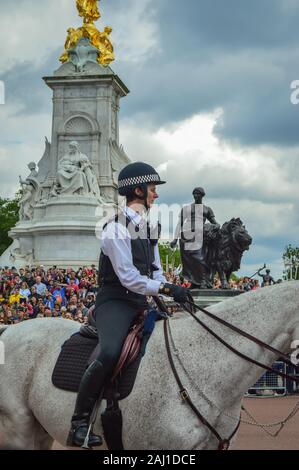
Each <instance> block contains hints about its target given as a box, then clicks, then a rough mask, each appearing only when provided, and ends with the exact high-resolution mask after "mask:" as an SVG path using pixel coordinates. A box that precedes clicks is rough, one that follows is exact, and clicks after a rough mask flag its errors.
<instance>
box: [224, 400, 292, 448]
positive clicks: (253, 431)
mask: <svg viewBox="0 0 299 470" xmlns="http://www.w3.org/2000/svg"><path fill="white" fill-rule="evenodd" d="M297 401H299V395H297V396H291V397H281V398H245V399H244V402H243V404H244V406H245V408H246V409H247V410H248V411H249V412H250V413H251V414H252V415H253V416H254V417H255V419H256V420H257V421H258V422H259V423H274V422H276V421H281V420H283V419H284V418H285V417H286V416H287V415H288V414H289V413H290V411H291V410H292V409H293V407H294V406H295V404H296V403H297ZM243 418H244V419H246V420H248V417H247V416H245V415H244V413H243ZM277 429H278V428H271V432H273V431H276V430H277ZM231 449H232V450H245V449H246V450H248V449H250V450H299V411H298V413H297V414H296V416H294V417H293V418H292V419H291V420H290V421H289V422H288V423H287V424H286V425H285V426H284V428H283V429H282V431H281V432H280V434H279V435H278V437H276V438H272V437H270V436H268V435H267V434H266V433H265V432H264V431H263V430H262V429H260V428H257V427H255V426H250V425H247V424H241V427H240V430H239V433H238V436H237V439H236V441H235V443H234V444H233V446H232V447H231Z"/></svg>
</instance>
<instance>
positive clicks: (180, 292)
mask: <svg viewBox="0 0 299 470" xmlns="http://www.w3.org/2000/svg"><path fill="white" fill-rule="evenodd" d="M159 293H160V294H165V295H169V296H170V297H173V299H174V300H175V301H176V302H178V303H180V304H182V303H184V302H187V301H188V290H187V289H186V288H185V287H182V286H176V285H175V284H169V283H166V284H162V285H161V287H160V290H159Z"/></svg>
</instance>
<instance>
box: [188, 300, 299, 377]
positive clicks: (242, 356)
mask: <svg viewBox="0 0 299 470" xmlns="http://www.w3.org/2000/svg"><path fill="white" fill-rule="evenodd" d="M187 303H188V304H190V305H191V307H193V309H194V308H196V309H197V310H200V311H201V312H203V313H204V314H205V315H207V316H208V317H210V318H212V319H213V320H215V321H217V322H218V323H221V324H222V325H224V326H226V327H227V328H229V329H231V330H233V331H235V332H236V333H238V334H240V335H241V336H244V337H245V338H248V339H249V340H250V341H252V342H254V343H256V344H258V345H259V346H261V347H263V348H265V349H268V350H269V351H271V352H273V353H275V354H277V355H278V356H279V357H280V358H281V360H282V362H284V363H285V364H288V365H291V366H293V367H295V368H298V366H296V365H295V364H293V363H292V362H291V361H290V359H289V358H288V357H287V356H286V354H284V353H283V352H281V351H279V350H278V349H275V348H273V347H272V346H270V345H269V344H266V343H264V342H263V341H261V340H260V339H258V338H255V337H254V336H252V335H250V334H248V333H246V332H245V331H243V330H240V329H239V328H237V327H236V326H234V325H231V324H230V323H228V322H226V321H225V320H223V319H222V318H219V317H217V316H216V315H214V314H212V313H210V312H208V311H207V310H205V309H204V308H202V307H200V306H199V305H196V304H195V303H194V301H193V299H192V300H191V295H190V300H189V301H188V302H187ZM183 306H184V307H185V310H186V311H187V312H188V313H189V314H190V315H191V316H192V317H193V318H194V320H196V321H197V323H199V324H200V325H201V326H202V327H203V328H204V329H205V330H206V331H208V332H209V333H210V334H211V335H212V336H213V337H214V338H216V339H217V340H218V341H219V342H220V343H221V344H223V345H224V346H225V347H226V348H227V349H229V350H230V351H232V352H233V353H234V354H236V355H237V356H239V357H241V358H242V359H244V360H246V361H248V362H251V363H252V364H255V365H257V366H259V367H261V368H262V369H266V370H268V371H270V372H273V373H274V374H276V375H279V376H281V377H283V378H285V379H289V380H292V381H293V382H296V383H299V378H298V377H294V376H291V375H289V374H286V373H284V372H280V371H278V370H276V369H274V368H273V367H270V366H267V365H266V364H263V363H261V362H258V361H256V360H254V359H252V358H250V357H249V356H247V355H246V354H243V353H241V352H240V351H238V350H237V349H235V348H234V347H233V346H231V345H230V344H228V343H227V342H226V341H224V340H223V339H222V338H221V337H220V336H218V335H217V334H216V333H214V331H212V330H211V329H210V328H209V327H208V326H207V325H205V324H204V323H203V322H202V321H201V320H199V318H197V317H196V315H195V314H194V313H193V312H192V311H191V309H190V308H187V307H186V304H183Z"/></svg>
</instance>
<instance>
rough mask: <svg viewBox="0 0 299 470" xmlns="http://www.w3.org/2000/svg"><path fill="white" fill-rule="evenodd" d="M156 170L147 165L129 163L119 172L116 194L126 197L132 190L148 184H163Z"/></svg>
mask: <svg viewBox="0 0 299 470" xmlns="http://www.w3.org/2000/svg"><path fill="white" fill-rule="evenodd" d="M164 183H166V181H161V178H160V176H159V175H158V173H157V172H156V170H155V169H154V168H153V167H152V166H151V165H148V164H147V163H142V162H136V163H130V164H129V165H127V166H126V167H125V168H123V169H122V170H121V172H120V173H119V176H118V192H119V194H120V195H121V196H126V195H128V194H129V193H131V192H132V190H133V189H134V188H137V187H143V186H144V185H148V184H164Z"/></svg>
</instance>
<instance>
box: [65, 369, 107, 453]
mask: <svg viewBox="0 0 299 470" xmlns="http://www.w3.org/2000/svg"><path fill="white" fill-rule="evenodd" d="M105 378H106V374H105V371H104V367H103V365H102V363H101V362H99V361H93V362H92V363H91V364H90V366H89V367H88V369H87V370H86V371H85V373H84V375H83V377H82V380H81V383H80V387H79V392H78V396H77V401H76V406H75V411H74V414H73V416H72V424H71V430H70V432H69V435H68V439H67V445H68V446H78V447H81V446H82V445H83V443H84V441H85V438H86V435H87V432H88V428H89V421H90V416H91V413H92V411H93V408H94V405H95V403H96V401H97V400H98V398H99V397H100V394H101V391H102V388H103V386H104V382H105ZM102 444H103V441H102V438H101V436H97V435H96V434H93V433H92V432H90V434H89V439H88V446H89V447H94V446H100V445H102Z"/></svg>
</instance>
